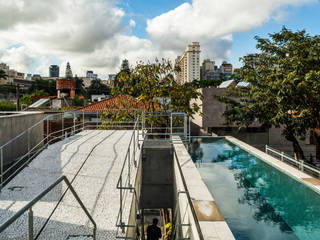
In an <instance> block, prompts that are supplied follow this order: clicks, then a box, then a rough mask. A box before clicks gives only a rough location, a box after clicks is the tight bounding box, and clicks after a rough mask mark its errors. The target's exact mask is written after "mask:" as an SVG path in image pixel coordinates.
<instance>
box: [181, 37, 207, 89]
mask: <svg viewBox="0 0 320 240" xmlns="http://www.w3.org/2000/svg"><path fill="white" fill-rule="evenodd" d="M200 52H201V51H200V43H199V42H193V43H192V44H190V45H188V46H187V48H186V50H185V51H184V53H183V54H182V56H178V57H177V58H176V61H175V64H176V66H179V67H180V70H181V71H180V72H176V79H177V81H178V82H179V83H181V84H183V83H186V82H192V81H194V80H198V81H199V80H200Z"/></svg>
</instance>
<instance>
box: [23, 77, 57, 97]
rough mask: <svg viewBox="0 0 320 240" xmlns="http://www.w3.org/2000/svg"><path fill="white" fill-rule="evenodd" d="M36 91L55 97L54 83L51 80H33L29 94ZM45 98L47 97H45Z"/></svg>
mask: <svg viewBox="0 0 320 240" xmlns="http://www.w3.org/2000/svg"><path fill="white" fill-rule="evenodd" d="M37 90H43V91H44V92H46V93H47V94H48V95H49V96H55V95H57V90H56V81H55V80H53V79H51V80H43V79H41V78H38V79H35V80H34V81H33V82H32V85H31V87H30V88H29V93H33V92H35V91H37ZM45 96H47V95H45Z"/></svg>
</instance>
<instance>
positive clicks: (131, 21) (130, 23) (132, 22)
mask: <svg viewBox="0 0 320 240" xmlns="http://www.w3.org/2000/svg"><path fill="white" fill-rule="evenodd" d="M129 25H130V27H135V26H136V22H135V21H134V20H133V19H130V21H129Z"/></svg>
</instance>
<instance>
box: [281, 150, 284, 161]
mask: <svg viewBox="0 0 320 240" xmlns="http://www.w3.org/2000/svg"><path fill="white" fill-rule="evenodd" d="M283 155H284V152H281V161H282V162H283Z"/></svg>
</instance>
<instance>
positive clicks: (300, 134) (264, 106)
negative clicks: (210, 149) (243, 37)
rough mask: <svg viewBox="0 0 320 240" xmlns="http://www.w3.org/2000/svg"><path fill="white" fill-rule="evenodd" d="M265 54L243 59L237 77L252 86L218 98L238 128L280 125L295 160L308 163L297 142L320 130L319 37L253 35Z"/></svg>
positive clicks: (284, 31)
mask: <svg viewBox="0 0 320 240" xmlns="http://www.w3.org/2000/svg"><path fill="white" fill-rule="evenodd" d="M255 39H256V40H257V42H258V43H257V49H259V50H260V51H261V53H257V54H250V55H247V56H245V57H243V58H242V62H243V67H242V68H241V69H240V70H239V72H238V74H237V77H238V78H240V79H243V80H244V81H245V82H248V83H250V85H249V87H247V88H236V89H234V90H233V91H231V92H229V93H228V94H227V96H223V97H221V98H220V100H221V101H223V102H225V103H226V104H227V110H226V111H225V113H224V115H225V117H226V119H227V122H228V123H235V124H236V125H238V126H239V128H243V127H248V126H249V125H250V124H252V123H253V122H254V121H258V122H260V123H261V124H262V125H264V126H267V127H271V126H275V127H280V126H281V127H282V128H283V131H282V134H283V135H284V137H285V138H286V139H287V140H288V141H291V142H292V143H293V149H294V152H295V155H296V157H297V158H300V159H304V158H305V157H304V153H303V151H302V149H301V147H300V145H299V142H298V139H303V138H304V137H305V136H306V133H307V131H308V130H310V129H313V128H320V121H319V120H320V115H319V114H320V37H319V36H310V35H309V34H307V33H306V31H304V30H303V31H297V32H292V31H291V30H288V29H287V28H285V27H283V29H282V30H281V31H280V32H279V33H274V34H269V38H260V37H255Z"/></svg>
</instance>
